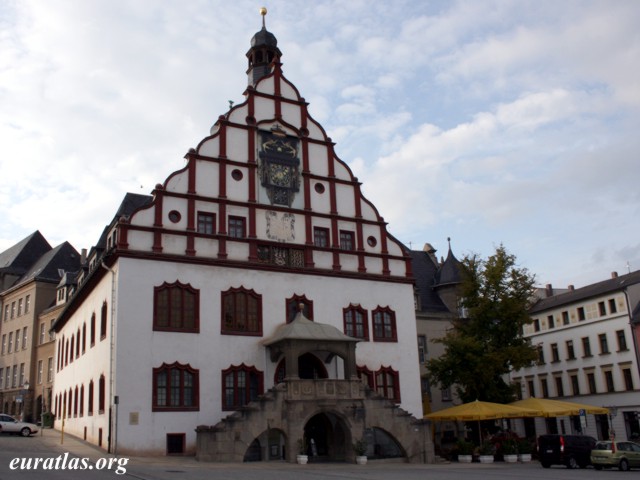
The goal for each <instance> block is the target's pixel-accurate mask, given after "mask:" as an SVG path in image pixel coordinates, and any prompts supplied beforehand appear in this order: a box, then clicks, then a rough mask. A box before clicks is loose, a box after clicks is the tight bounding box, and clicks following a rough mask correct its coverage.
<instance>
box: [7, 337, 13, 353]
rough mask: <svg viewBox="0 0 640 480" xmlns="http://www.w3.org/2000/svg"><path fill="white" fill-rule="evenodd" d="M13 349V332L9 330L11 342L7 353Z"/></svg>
mask: <svg viewBox="0 0 640 480" xmlns="http://www.w3.org/2000/svg"><path fill="white" fill-rule="evenodd" d="M12 351H13V332H9V343H8V349H7V353H11V352H12Z"/></svg>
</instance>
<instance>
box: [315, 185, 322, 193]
mask: <svg viewBox="0 0 640 480" xmlns="http://www.w3.org/2000/svg"><path fill="white" fill-rule="evenodd" d="M313 188H315V190H316V192H318V193H324V185H323V184H321V183H316V184H315V186H314V187H313Z"/></svg>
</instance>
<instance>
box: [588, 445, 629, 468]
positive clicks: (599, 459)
mask: <svg viewBox="0 0 640 480" xmlns="http://www.w3.org/2000/svg"><path fill="white" fill-rule="evenodd" d="M591 464H592V465H593V467H594V468H595V469H596V470H602V469H603V468H612V467H618V469H620V470H622V471H623V472H626V471H627V470H629V469H630V468H640V445H639V444H637V443H634V442H611V441H603V442H598V443H596V446H595V447H594V449H593V450H591Z"/></svg>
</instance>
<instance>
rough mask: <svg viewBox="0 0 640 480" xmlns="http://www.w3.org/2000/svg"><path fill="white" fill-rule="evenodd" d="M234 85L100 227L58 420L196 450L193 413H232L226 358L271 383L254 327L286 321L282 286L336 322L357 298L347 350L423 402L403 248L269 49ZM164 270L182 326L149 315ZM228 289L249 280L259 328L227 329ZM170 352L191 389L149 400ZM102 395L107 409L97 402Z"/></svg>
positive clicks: (101, 438)
mask: <svg viewBox="0 0 640 480" xmlns="http://www.w3.org/2000/svg"><path fill="white" fill-rule="evenodd" d="M246 97H247V98H246V101H245V102H244V103H243V104H241V105H238V106H236V107H234V108H232V109H231V110H230V111H229V112H227V114H226V115H224V116H221V117H220V119H219V121H218V122H217V123H216V125H215V126H214V127H213V128H212V134H211V136H209V137H207V138H205V139H204V140H203V141H201V142H200V144H199V145H198V147H197V149H196V150H191V151H190V152H189V153H188V154H187V156H186V158H187V165H186V167H184V168H182V169H181V170H179V171H176V172H174V173H172V174H171V175H169V176H168V178H167V179H166V181H165V182H164V184H162V185H158V186H157V187H156V189H155V190H154V192H153V194H154V198H153V201H152V202H151V203H149V204H148V205H147V206H144V207H142V208H139V209H138V210H136V211H135V212H134V213H133V214H132V215H130V216H129V218H123V219H121V220H120V221H118V222H116V223H114V224H113V226H112V230H111V231H110V232H108V235H107V236H108V238H109V239H112V238H117V242H116V243H115V244H114V245H113V246H112V248H111V249H108V250H107V252H106V253H107V255H105V256H104V257H103V258H102V260H100V259H99V258H93V259H90V262H92V263H91V264H92V265H95V267H94V268H93V269H92V270H91V271H90V272H89V274H88V275H86V276H85V279H84V283H83V284H82V285H79V288H78V292H77V294H76V297H75V298H74V299H72V300H71V302H70V306H69V307H68V308H67V309H66V311H65V313H63V314H62V316H61V318H60V320H59V323H58V325H57V326H56V331H57V339H58V351H59V353H58V354H57V359H58V371H57V376H56V382H55V391H54V398H55V399H56V402H57V405H58V409H57V413H58V423H57V426H58V427H60V425H61V424H60V420H61V416H62V413H63V410H66V412H65V415H66V420H65V430H66V431H67V432H70V433H72V434H75V435H77V436H80V437H82V438H86V440H88V441H90V442H92V443H95V444H100V445H101V446H103V447H104V448H107V447H110V448H111V449H112V450H113V449H114V448H117V451H118V452H119V453H135V454H164V453H166V452H167V451H168V447H167V445H168V441H169V437H168V435H169V436H171V435H173V436H175V435H178V436H179V435H182V436H183V437H184V453H190V452H193V451H194V449H195V440H196V433H195V429H196V427H197V426H198V425H214V424H216V423H217V422H219V421H220V420H221V419H222V418H223V417H225V416H227V415H228V414H229V413H231V412H229V409H226V410H225V409H224V408H223V386H224V381H223V378H222V374H223V371H224V370H225V369H228V368H230V367H238V366H242V365H244V366H246V367H252V368H255V369H256V370H257V371H259V372H260V374H261V378H262V380H263V390H264V391H266V390H268V389H269V388H271V387H272V386H274V382H275V374H276V368H277V366H278V362H277V361H275V362H274V361H272V359H271V358H270V357H269V354H268V352H267V349H266V347H264V346H263V342H264V340H265V339H267V338H268V337H269V336H270V335H272V334H273V333H274V331H275V329H276V327H277V326H279V325H282V324H283V323H285V322H286V321H287V311H288V310H287V304H286V301H287V299H292V298H293V297H294V296H296V295H297V296H298V297H304V299H306V300H307V301H308V302H309V303H311V304H312V308H313V320H314V321H317V322H322V323H326V324H329V325H333V326H335V327H336V328H338V329H340V330H341V331H344V330H345V328H346V327H345V320H344V309H348V308H350V307H354V308H355V307H358V308H359V309H361V310H360V311H363V312H364V313H365V318H366V329H368V334H367V335H366V339H364V340H363V341H361V342H360V343H359V344H358V347H357V350H356V361H357V365H358V367H362V368H365V369H367V370H368V371H369V372H372V373H373V374H375V373H376V372H378V371H386V370H385V369H391V370H392V371H393V372H395V374H396V375H397V376H396V377H395V380H394V381H395V384H394V387H395V388H396V389H397V392H396V393H397V394H399V397H400V398H399V399H398V400H399V401H400V403H401V406H402V408H403V409H405V410H407V411H408V412H409V413H411V414H413V415H415V416H417V417H421V416H422V406H421V394H420V377H419V367H418V365H419V363H418V353H417V348H416V318H415V311H414V296H413V285H412V278H411V271H410V263H411V261H410V258H409V257H408V256H407V255H406V254H405V252H404V250H403V248H402V246H401V245H400V243H399V242H398V241H397V240H395V239H394V238H393V237H392V236H390V235H389V234H388V233H387V231H386V225H385V223H384V220H383V219H382V217H381V216H380V215H379V214H378V212H377V211H376V209H375V207H374V206H373V205H372V204H371V203H370V202H369V201H367V200H366V199H365V198H364V197H362V194H361V192H360V184H359V183H358V181H357V179H356V178H354V177H353V175H352V173H351V171H350V170H349V168H348V167H347V165H346V164H345V163H344V162H342V161H341V160H339V159H338V158H337V157H336V156H335V154H334V151H333V144H332V142H331V140H330V139H329V138H328V137H327V136H326V134H325V133H324V130H323V129H322V127H321V126H320V125H319V124H317V123H316V122H315V121H314V120H313V119H312V118H311V117H309V115H308V112H307V107H306V103H305V102H304V99H302V98H301V97H300V96H299V94H298V92H297V90H296V88H295V87H294V86H293V85H291V84H290V83H289V82H288V81H287V80H286V79H285V78H284V77H283V76H282V73H281V71H280V66H279V65H277V64H276V65H275V66H274V69H273V72H272V73H271V75H269V76H267V77H265V78H263V79H262V80H260V81H259V82H258V83H257V84H256V85H255V89H254V88H253V87H249V89H248V90H247V93H246ZM269 142H271V143H269ZM273 145H275V147H274V146H273ZM282 148H286V149H291V152H292V154H291V157H290V158H287V159H285V160H281V158H282V155H280V154H281V153H282V150H281V149H282ZM270 149H272V150H270ZM275 150H277V152H276V153H275V154H274V155H275V157H274V158H276V160H273V158H270V157H269V155H271V154H272V153H273V152H274V151H275ZM279 155H280V156H279ZM278 159H280V160H278ZM286 161H289V162H290V163H288V164H287V163H286ZM269 162H274V163H271V164H270V163H269ZM278 162H284V163H278ZM296 162H297V163H296ZM270 165H274V166H270ZM274 198H276V201H274V200H273V199H274ZM284 198H286V200H283V199H284ZM205 219H208V221H210V222H211V224H212V227H211V226H205V225H204V223H205ZM201 222H202V224H201ZM211 224H210V225H211ZM208 228H209V230H207V229H208ZM318 229H320V231H319V232H318ZM114 234H115V237H114ZM323 235H326V237H323ZM324 241H326V244H323V242H324ZM96 255H97V254H96ZM176 282H178V283H179V284H180V285H181V286H185V288H186V287H187V286H188V288H190V289H191V290H192V291H195V292H197V295H198V297H197V298H198V304H197V307H196V308H197V309H198V322H197V323H198V326H197V328H196V329H195V330H196V331H194V332H185V331H179V330H175V331H161V330H159V329H158V328H156V323H155V322H156V321H157V317H156V314H155V313H154V304H155V303H156V300H154V298H155V297H154V291H155V290H156V289H158V288H159V287H162V286H163V284H168V285H171V284H174V283H176ZM229 289H243V291H247V292H253V293H254V294H257V295H258V296H259V298H260V305H259V309H260V315H259V317H260V325H261V328H260V331H259V332H252V334H248V335H247V334H233V333H229V332H228V331H224V330H225V327H223V325H222V322H223V319H222V317H223V315H222V312H223V311H225V310H224V309H225V308H226V307H225V306H224V305H223V292H228V291H229ZM296 298H297V297H296ZM156 307H157V305H156ZM105 308H106V313H107V319H106V335H105V338H104V339H102V340H101V338H100V333H99V332H100V329H101V326H100V325H101V320H102V315H103V312H104V311H105ZM378 309H381V311H386V312H391V314H392V315H393V317H394V321H395V326H394V327H393V330H394V336H393V337H394V338H376V335H375V333H374V325H373V314H374V311H376V310H378ZM93 315H95V316H96V329H97V332H96V334H95V335H96V339H95V345H94V346H90V345H89V343H90V342H89V341H88V340H87V339H85V337H84V333H83V332H84V331H85V328H86V329H87V332H88V333H87V336H89V331H90V324H91V318H92V316H93ZM85 326H86V327H85ZM345 333H346V332H345ZM72 338H73V339H75V342H76V343H75V345H76V346H75V349H76V350H77V349H78V347H77V345H78V343H77V342H78V341H80V342H81V347H80V348H79V354H78V355H77V356H76V352H75V350H74V351H72V352H69V351H68V350H73V349H71V347H70V346H67V345H68V342H69V339H72ZM76 338H79V339H80V340H77V339H76ZM70 354H71V355H70ZM70 356H73V357H74V358H73V361H70ZM322 360H323V361H324V366H325V368H326V370H327V375H328V378H340V375H341V374H342V373H343V370H342V365H341V361H342V360H341V359H340V358H338V357H334V358H323V359H322ZM174 363H177V364H179V365H182V366H189V367H190V368H191V369H193V370H195V371H197V386H196V387H195V392H196V395H197V397H198V398H197V401H196V405H195V407H194V408H190V409H187V410H183V411H180V410H174V411H170V410H171V409H160V410H159V409H158V408H154V407H156V406H157V403H156V402H157V399H156V397H155V395H156V394H157V392H158V389H157V388H156V385H154V378H156V377H154V375H156V373H154V369H158V368H161V367H162V366H163V364H164V365H172V364H174ZM101 377H104V393H101V392H100V391H99V382H100V378H101ZM374 378H376V377H375V375H374ZM92 381H93V382H94V394H93V395H94V404H95V405H94V406H93V414H92V415H88V412H89V407H88V401H89V394H88V389H89V387H88V385H89V383H90V382H92ZM398 383H399V385H398ZM374 388H380V386H379V385H375V386H374ZM76 389H78V392H79V393H78V394H77V395H76V393H75V391H76ZM389 391H390V390H389ZM65 395H66V398H67V400H66V402H65V401H64V398H65ZM101 395H104V399H105V409H104V411H100V409H99V408H98V407H97V405H98V402H99V397H100V396H101ZM115 397H117V398H118V400H119V403H118V404H117V406H116V405H115V402H114V398H115ZM79 404H81V406H80V405H79ZM62 405H64V407H65V408H64V409H63V408H60V407H61V406H62ZM109 409H111V412H110V413H111V421H110V420H109V418H110V416H109ZM167 410H169V411H167ZM116 417H117V419H116Z"/></svg>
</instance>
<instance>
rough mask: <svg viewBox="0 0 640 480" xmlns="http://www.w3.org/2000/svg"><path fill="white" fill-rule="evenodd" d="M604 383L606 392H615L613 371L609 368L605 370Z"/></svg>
mask: <svg viewBox="0 0 640 480" xmlns="http://www.w3.org/2000/svg"><path fill="white" fill-rule="evenodd" d="M604 383H605V384H606V385H607V392H615V391H616V389H615V386H614V385H613V372H612V371H611V370H605V372H604Z"/></svg>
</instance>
